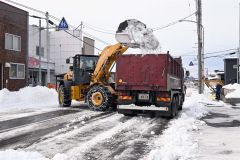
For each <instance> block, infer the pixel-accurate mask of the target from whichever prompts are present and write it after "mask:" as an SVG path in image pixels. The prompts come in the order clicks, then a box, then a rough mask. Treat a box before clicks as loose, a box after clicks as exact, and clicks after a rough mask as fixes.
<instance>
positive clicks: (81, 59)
mask: <svg viewBox="0 0 240 160" xmlns="http://www.w3.org/2000/svg"><path fill="white" fill-rule="evenodd" d="M74 60H75V62H74V64H75V67H76V68H79V69H83V70H94V69H95V67H96V63H97V60H98V56H85V55H79V56H76V57H75V59H74Z"/></svg>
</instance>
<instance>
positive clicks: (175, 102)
mask: <svg viewBox="0 0 240 160" xmlns="http://www.w3.org/2000/svg"><path fill="white" fill-rule="evenodd" d="M177 114H178V99H177V96H173V98H172V102H171V109H170V118H173V117H175V116H177Z"/></svg>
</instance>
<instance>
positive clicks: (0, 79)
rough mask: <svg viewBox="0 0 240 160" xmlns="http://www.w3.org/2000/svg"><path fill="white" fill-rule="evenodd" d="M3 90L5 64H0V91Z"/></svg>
mask: <svg viewBox="0 0 240 160" xmlns="http://www.w3.org/2000/svg"><path fill="white" fill-rule="evenodd" d="M1 89H3V64H2V63H0V90H1Z"/></svg>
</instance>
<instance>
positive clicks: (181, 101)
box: [178, 94, 185, 111]
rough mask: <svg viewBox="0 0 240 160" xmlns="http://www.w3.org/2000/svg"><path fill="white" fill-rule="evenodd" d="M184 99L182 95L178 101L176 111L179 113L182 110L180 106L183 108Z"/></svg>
mask: <svg viewBox="0 0 240 160" xmlns="http://www.w3.org/2000/svg"><path fill="white" fill-rule="evenodd" d="M184 99H185V95H184V94H183V95H182V96H181V99H180V105H179V106H178V110H179V111H181V110H182V106H183V102H184Z"/></svg>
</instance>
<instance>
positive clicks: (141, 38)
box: [115, 19, 159, 50]
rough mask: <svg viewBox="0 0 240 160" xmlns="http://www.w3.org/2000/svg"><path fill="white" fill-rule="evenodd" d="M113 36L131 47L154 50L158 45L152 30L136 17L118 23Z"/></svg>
mask: <svg viewBox="0 0 240 160" xmlns="http://www.w3.org/2000/svg"><path fill="white" fill-rule="evenodd" d="M115 38H116V40H117V41H118V42H119V43H121V44H124V45H127V46H129V47H131V48H141V49H151V50H155V49H157V48H158V46H159V42H158V40H157V39H156V37H155V36H154V35H153V31H152V30H151V29H149V28H147V26H146V25H145V24H144V23H142V22H140V21H138V20H136V19H129V20H125V21H124V22H122V23H120V24H119V27H118V30H117V32H116V35H115Z"/></svg>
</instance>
